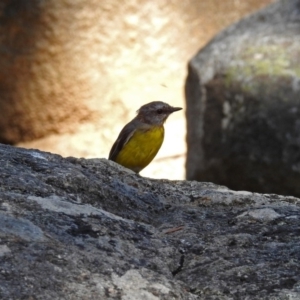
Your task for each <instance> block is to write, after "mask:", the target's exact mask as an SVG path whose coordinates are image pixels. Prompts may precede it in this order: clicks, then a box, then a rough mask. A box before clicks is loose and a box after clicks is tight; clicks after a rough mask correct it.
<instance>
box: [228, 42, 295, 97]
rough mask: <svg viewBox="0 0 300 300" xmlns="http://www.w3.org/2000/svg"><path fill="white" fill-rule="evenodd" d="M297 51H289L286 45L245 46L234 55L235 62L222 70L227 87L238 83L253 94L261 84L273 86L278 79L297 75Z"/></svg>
mask: <svg viewBox="0 0 300 300" xmlns="http://www.w3.org/2000/svg"><path fill="white" fill-rule="evenodd" d="M299 58H300V50H298V51H291V50H290V49H288V48H287V45H262V46H247V48H245V49H244V51H243V52H242V53H241V54H240V57H239V58H235V60H234V62H233V63H232V64H231V66H229V67H228V68H227V69H226V70H225V72H224V73H225V74H224V75H225V84H226V86H227V87H229V86H231V85H232V84H233V83H236V82H239V83H240V84H241V85H242V89H243V90H244V91H245V92H248V93H249V92H250V93H252V94H256V92H257V91H258V90H260V89H261V86H262V80H261V79H262V78H263V79H264V80H263V81H264V83H263V85H264V86H265V87H266V88H268V86H269V85H271V86H273V87H274V84H276V82H277V80H278V78H283V77H289V78H293V77H299V78H300V66H299V64H295V63H294V62H295V61H299Z"/></svg>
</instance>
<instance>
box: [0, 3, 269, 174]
mask: <svg viewBox="0 0 300 300" xmlns="http://www.w3.org/2000/svg"><path fill="white" fill-rule="evenodd" d="M271 2H273V1H272V0H224V1H218V0H185V1H182V0H172V1H166V0H159V1H158V0H156V1H134V0H128V1H124V2H122V4H120V1H117V0H111V1H104V0H100V1H99V0H76V1H75V0H60V1H56V0H44V1H40V0H2V1H1V3H0V18H1V23H0V36H1V39H0V51H1V56H0V111H1V119H0V142H1V143H7V144H13V145H17V146H22V147H26V148H38V149H40V150H44V151H49V152H53V153H58V154H61V155H63V156H75V157H85V158H94V157H98V158H102V157H105V158H107V156H108V153H109V150H110V148H111V146H112V144H113V142H114V141H115V139H116V138H117V135H118V133H119V131H120V130H121V129H122V127H123V126H124V125H125V124H126V123H127V122H128V121H130V120H131V119H132V118H133V117H134V116H135V112H136V110H137V109H138V108H139V107H140V106H141V105H143V104H145V103H147V102H150V101H154V100H161V101H165V102H168V103H169V104H171V105H173V106H181V107H183V108H185V100H184V92H183V89H184V82H185V78H186V75H187V62H188V60H189V59H190V58H191V57H192V56H193V55H194V54H195V53H196V52H197V51H199V50H200V49H201V48H202V47H203V46H204V45H205V44H206V43H207V42H208V41H209V40H210V39H211V38H213V36H214V35H216V34H217V33H218V32H219V31H220V30H222V29H223V28H225V27H226V26H228V25H229V24H231V23H233V22H235V21H237V20H239V19H240V18H242V17H243V16H245V15H246V14H249V13H251V12H254V11H256V10H258V9H260V8H262V7H264V6H266V5H267V4H270V3H271ZM165 128H166V137H165V141H164V144H163V146H162V149H161V150H160V152H159V154H158V156H157V157H156V159H155V160H154V161H153V162H152V163H151V164H150V165H149V166H148V167H147V168H146V169H145V170H143V171H142V172H141V175H143V176H148V177H154V178H168V179H184V178H185V157H186V138H185V135H186V124H185V113H184V110H183V111H181V112H178V113H175V114H173V115H172V116H171V117H170V118H169V119H168V121H167V123H166V126H165Z"/></svg>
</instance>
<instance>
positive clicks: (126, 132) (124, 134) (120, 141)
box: [108, 122, 136, 161]
mask: <svg viewBox="0 0 300 300" xmlns="http://www.w3.org/2000/svg"><path fill="white" fill-rule="evenodd" d="M135 128H136V126H135V124H134V123H133V122H130V123H128V124H127V125H125V127H124V128H123V129H122V130H121V132H120V134H119V136H118V138H117V140H116V141H115V143H114V144H113V146H112V148H111V150H110V152H109V156H108V159H109V160H113V161H114V160H115V159H116V158H117V156H118V154H119V153H120V151H121V150H122V148H123V147H124V146H125V145H126V144H127V143H128V141H129V140H130V138H131V137H132V136H133V134H134V132H135V131H136V129H135Z"/></svg>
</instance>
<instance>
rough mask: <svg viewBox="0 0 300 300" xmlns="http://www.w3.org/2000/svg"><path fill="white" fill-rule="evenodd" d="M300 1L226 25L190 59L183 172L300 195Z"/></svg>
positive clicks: (190, 176) (240, 186)
mask: <svg viewBox="0 0 300 300" xmlns="http://www.w3.org/2000/svg"><path fill="white" fill-rule="evenodd" d="M299 62H300V1H299V0H290V1H278V2H276V3H274V4H272V5H270V6H269V7H267V8H265V9H263V10H261V11H259V12H257V13H255V14H253V15H251V16H249V17H247V18H245V19H243V20H241V21H240V22H238V23H236V24H234V25H232V26H230V27H229V28H227V29H226V30H225V31H223V32H222V33H221V34H220V35H218V36H217V37H216V38H215V39H213V40H212V41H211V42H210V43H209V44H208V45H207V46H206V47H205V48H203V49H202V50H201V51H200V52H199V53H198V54H197V55H196V56H195V57H194V58H193V59H192V60H191V61H190V64H189V75H188V78H187V82H186V97H187V122H188V128H187V131H188V133H187V142H188V154H187V178H188V179H190V180H191V179H196V180H199V181H203V180H205V181H212V182H214V183H218V184H224V185H226V186H229V187H230V188H233V189H246V190H251V191H256V192H264V193H266V192H267V193H280V194H285V195H294V196H295V195H297V196H300V185H299V181H300V156H299V153H300V130H299V129H300V123H299V118H300V101H299V92H300V69H299Z"/></svg>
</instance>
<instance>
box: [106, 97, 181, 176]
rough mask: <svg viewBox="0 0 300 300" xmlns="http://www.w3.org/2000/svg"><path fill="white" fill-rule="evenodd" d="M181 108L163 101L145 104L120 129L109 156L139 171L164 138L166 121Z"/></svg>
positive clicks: (149, 160)
mask: <svg viewBox="0 0 300 300" xmlns="http://www.w3.org/2000/svg"><path fill="white" fill-rule="evenodd" d="M181 109H182V108H181V107H172V106H170V105H169V104H167V103H164V102H161V101H153V102H150V103H148V104H145V105H143V106H142V107H141V108H140V109H139V110H138V111H137V113H138V114H137V116H136V117H135V118H134V119H133V120H131V121H130V122H129V123H128V124H127V125H125V127H124V128H123V129H122V131H121V132H120V134H119V136H118V138H117V140H116V141H115V143H114V144H113V146H112V148H111V150H110V152H109V157H108V159H110V160H112V161H115V162H116V163H118V164H120V165H122V166H124V167H126V168H128V169H131V170H132V171H134V172H136V173H139V172H140V171H141V170H142V169H144V168H145V167H146V166H147V165H149V164H150V162H151V161H152V160H153V158H154V157H155V155H156V154H157V152H158V150H159V149H160V147H161V145H162V143H163V141H164V132H165V130H164V122H165V121H166V120H167V118H168V116H169V115H170V114H171V113H173V112H175V111H178V110H181Z"/></svg>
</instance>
